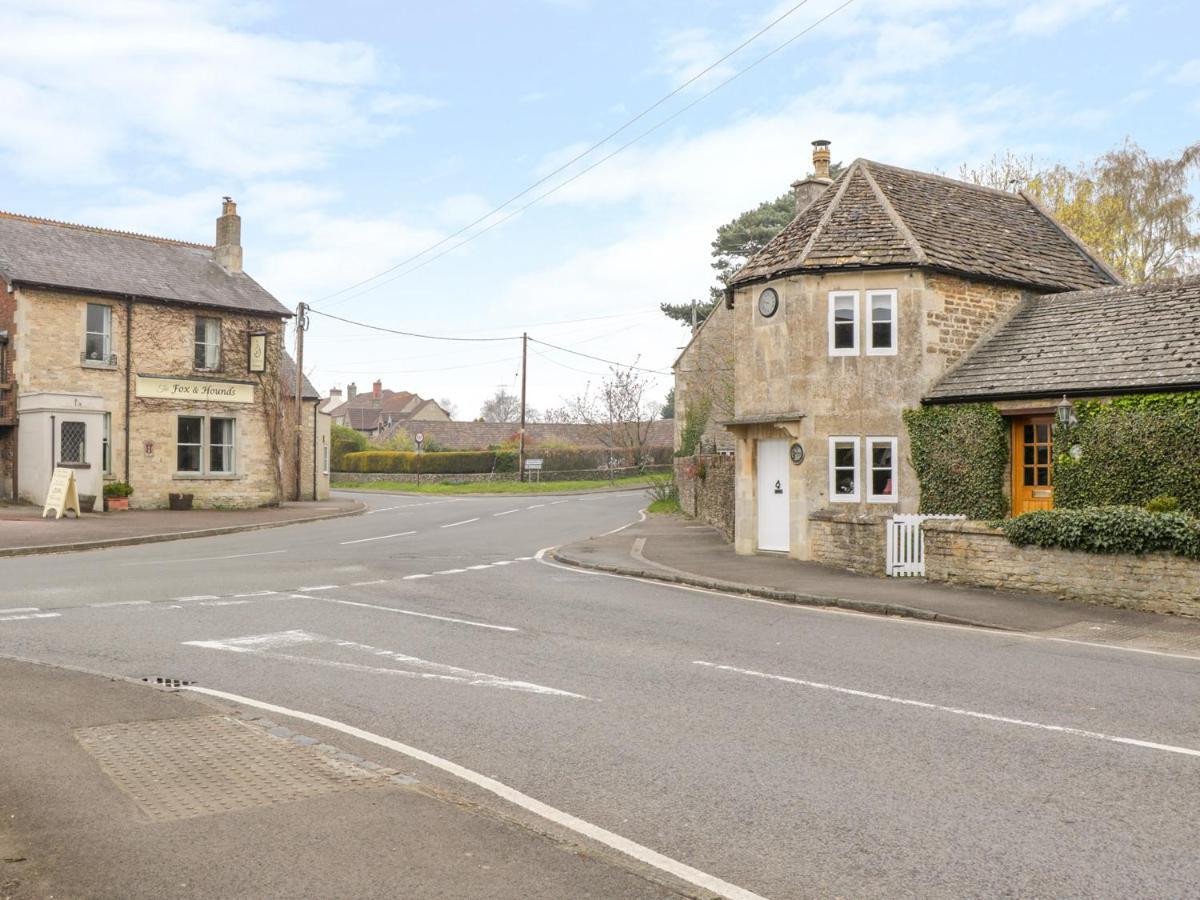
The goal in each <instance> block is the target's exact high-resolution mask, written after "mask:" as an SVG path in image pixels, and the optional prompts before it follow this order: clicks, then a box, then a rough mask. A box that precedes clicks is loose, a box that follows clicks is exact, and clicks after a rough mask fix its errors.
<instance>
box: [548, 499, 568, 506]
mask: <svg viewBox="0 0 1200 900" xmlns="http://www.w3.org/2000/svg"><path fill="white" fill-rule="evenodd" d="M570 502H571V501H570V500H555V501H554V502H552V503H551V504H550V505H551V506H558V504H560V503H570Z"/></svg>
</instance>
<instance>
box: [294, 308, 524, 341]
mask: <svg viewBox="0 0 1200 900" xmlns="http://www.w3.org/2000/svg"><path fill="white" fill-rule="evenodd" d="M308 311H309V312H310V313H312V314H313V315H316V316H324V317H325V318H327V319H336V320H337V321H339V322H345V323H346V324H347V325H357V326H358V327H359V328H370V329H371V330H372V331H383V332H386V333H387V334H398V335H401V336H403V337H412V338H423V339H425V340H427V341H465V342H470V343H481V342H492V341H519V340H521V336H520V335H519V334H518V335H513V336H512V337H452V336H450V335H443V334H421V333H419V332H416V331H401V330H400V329H398V328H385V327H384V326H383V325H371V324H369V323H367V322H356V321H355V320H354V319H345V318H342V317H341V316H335V315H334V314H333V313H327V312H321V311H320V310H317V309H312V308H310V309H309V310H308Z"/></svg>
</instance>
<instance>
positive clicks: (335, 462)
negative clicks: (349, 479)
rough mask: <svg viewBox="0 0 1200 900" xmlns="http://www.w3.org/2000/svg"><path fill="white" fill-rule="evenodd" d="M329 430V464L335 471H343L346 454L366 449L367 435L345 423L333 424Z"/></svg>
mask: <svg viewBox="0 0 1200 900" xmlns="http://www.w3.org/2000/svg"><path fill="white" fill-rule="evenodd" d="M329 432H330V433H329V464H330V465H331V466H332V467H333V470H334V471H335V472H344V471H346V470H345V469H344V468H343V466H344V462H343V460H344V459H345V456H346V454H347V453H357V452H359V451H362V450H366V449H367V436H366V435H365V434H362V433H361V432H358V431H355V430H354V429H353V428H347V427H346V426H345V425H334V426H332V427H331V428H330V430H329Z"/></svg>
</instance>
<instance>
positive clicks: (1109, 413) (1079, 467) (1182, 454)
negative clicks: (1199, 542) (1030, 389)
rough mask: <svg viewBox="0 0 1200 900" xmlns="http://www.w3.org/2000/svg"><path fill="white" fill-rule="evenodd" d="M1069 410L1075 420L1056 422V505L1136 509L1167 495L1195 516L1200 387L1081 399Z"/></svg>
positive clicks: (1199, 499)
mask: <svg viewBox="0 0 1200 900" xmlns="http://www.w3.org/2000/svg"><path fill="white" fill-rule="evenodd" d="M1075 415H1076V417H1077V418H1078V419H1079V423H1078V424H1077V425H1075V426H1073V427H1066V426H1063V425H1057V426H1055V433H1054V442H1055V443H1054V446H1055V454H1054V505H1055V506H1057V507H1059V508H1070V509H1078V508H1082V507H1088V506H1116V505H1131V506H1143V505H1145V504H1146V503H1147V502H1148V501H1149V500H1151V499H1152V498H1154V497H1160V496H1169V497H1175V498H1177V499H1178V500H1179V508H1180V509H1182V510H1185V511H1187V512H1190V513H1192V514H1193V515H1197V516H1200V452H1198V450H1200V448H1198V446H1197V444H1198V442H1200V392H1195V391H1194V392H1189V393H1177V394H1140V395H1129V396H1125V397H1118V398H1116V399H1114V400H1111V401H1100V400H1080V401H1076V403H1075ZM1072 448H1078V449H1077V450H1075V451H1074V454H1073V453H1072V452H1071V451H1072ZM1076 457H1078V459H1077V458H1076Z"/></svg>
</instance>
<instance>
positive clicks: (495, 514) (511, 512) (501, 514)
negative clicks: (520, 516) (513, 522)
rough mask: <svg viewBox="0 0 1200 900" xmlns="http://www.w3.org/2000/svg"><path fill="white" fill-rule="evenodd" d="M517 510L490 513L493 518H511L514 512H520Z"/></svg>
mask: <svg viewBox="0 0 1200 900" xmlns="http://www.w3.org/2000/svg"><path fill="white" fill-rule="evenodd" d="M520 511H521V510H519V509H506V510H505V511H504V512H498V513H492V515H493V516H511V515H512V514H513V513H515V512H520Z"/></svg>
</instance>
